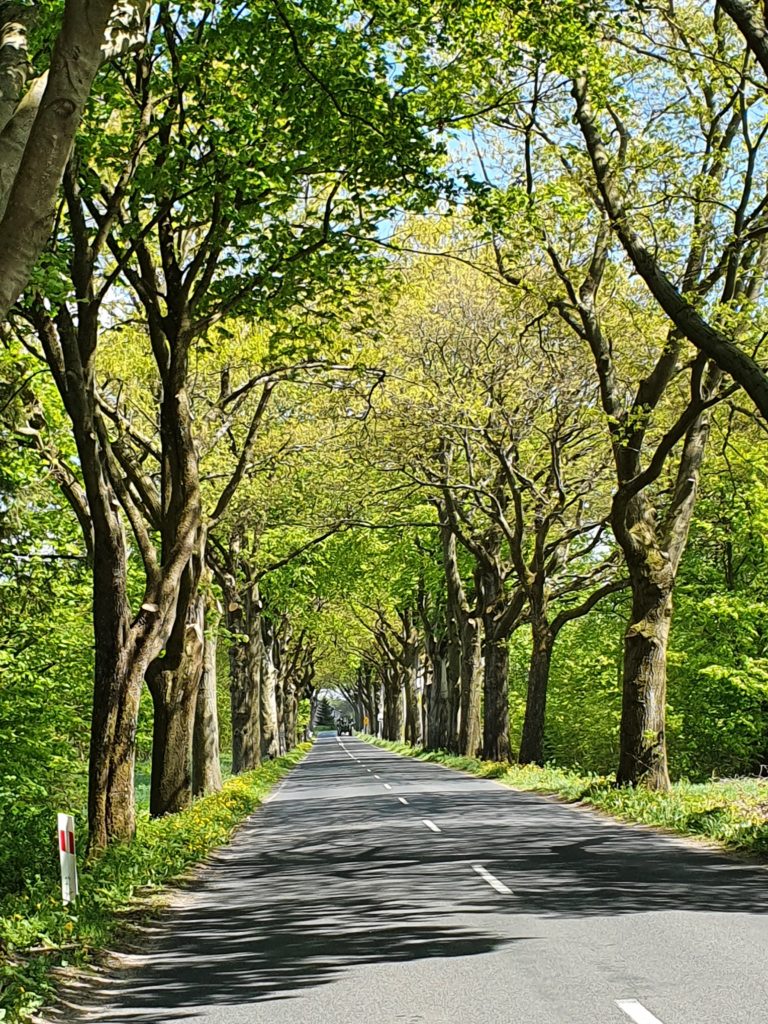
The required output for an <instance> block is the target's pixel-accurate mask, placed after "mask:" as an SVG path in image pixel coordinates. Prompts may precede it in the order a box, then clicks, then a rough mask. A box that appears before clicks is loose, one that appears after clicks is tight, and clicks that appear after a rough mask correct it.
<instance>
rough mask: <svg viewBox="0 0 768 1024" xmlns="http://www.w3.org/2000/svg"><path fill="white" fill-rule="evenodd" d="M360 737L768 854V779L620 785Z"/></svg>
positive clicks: (515, 785) (648, 822)
mask: <svg viewBox="0 0 768 1024" xmlns="http://www.w3.org/2000/svg"><path fill="white" fill-rule="evenodd" d="M358 736H359V738H360V739H363V740H366V741H367V742H368V743H372V744H373V745H374V746H377V747H383V748H384V749H385V750H391V751H393V752H394V753H396V754H403V755H405V756H406V757H415V758H417V759H418V760H420V761H430V762H433V763H435V764H442V765H445V766H446V767H447V768H455V769H458V770H459V771H463V772H468V773H469V774H470V775H477V776H479V777H480V778H485V779H495V780H496V781H497V782H501V783H503V784H504V785H505V786H510V787H511V788H513V789H522V790H526V791H529V792H535V793H546V794H550V795H555V796H558V797H560V798H561V799H564V800H567V801H570V802H576V801H581V802H583V803H585V804H590V805H591V806H592V807H596V808H598V809H599V810H601V811H605V812H606V813H607V814H611V815H613V817H615V818H619V819H621V820H622V821H630V822H635V823H639V824H643V825H650V826H653V827H656V828H661V829H666V830H669V831H672V832H678V833H680V834H681V835H685V836H696V837H699V838H705V839H707V840H710V841H712V842H715V843H717V844H719V845H720V846H722V847H724V848H725V849H727V850H733V851H738V852H740V853H748V854H750V855H752V856H755V857H759V858H760V859H763V860H768V780H759V779H731V780H724V781H718V782H703V783H693V782H676V783H675V784H674V785H673V787H672V790H671V791H670V792H669V793H655V792H651V791H650V790H647V789H642V788H637V789H631V788H629V787H624V788H620V789H617V788H616V787H615V786H614V783H613V779H612V778H611V777H610V776H601V775H581V774H579V773H578V772H576V771H573V770H571V769H567V768H556V767H554V766H553V765H547V766H546V767H544V768H539V767H536V766H534V765H514V764H499V763H497V762H495V761H481V760H479V759H478V758H474V757H460V756H458V755H455V754H447V753H444V752H443V751H426V750H422V749H421V748H419V747H411V746H409V745H408V744H407V743H392V742H389V741H388V740H380V739H378V738H377V737H374V736H364V735H362V734H360V733H358Z"/></svg>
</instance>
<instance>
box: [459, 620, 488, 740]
mask: <svg viewBox="0 0 768 1024" xmlns="http://www.w3.org/2000/svg"><path fill="white" fill-rule="evenodd" d="M483 678H484V666H483V633H482V628H481V625H480V621H479V619H477V618H475V617H474V616H468V617H466V618H465V620H464V621H463V623H462V624H461V713H460V721H459V752H460V753H461V754H464V755H466V756H467V757H477V755H478V753H479V751H480V745H481V742H482V738H483V731H482V715H481V710H482V698H483Z"/></svg>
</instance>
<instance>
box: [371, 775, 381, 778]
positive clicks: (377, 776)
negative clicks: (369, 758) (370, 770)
mask: <svg viewBox="0 0 768 1024" xmlns="http://www.w3.org/2000/svg"><path fill="white" fill-rule="evenodd" d="M373 777H374V779H380V778H381V776H380V775H374V776H373Z"/></svg>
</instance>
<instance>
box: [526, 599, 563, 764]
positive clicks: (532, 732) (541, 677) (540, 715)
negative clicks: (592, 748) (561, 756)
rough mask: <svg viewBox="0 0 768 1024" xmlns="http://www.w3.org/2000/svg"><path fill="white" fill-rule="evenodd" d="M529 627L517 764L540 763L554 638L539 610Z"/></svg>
mask: <svg viewBox="0 0 768 1024" xmlns="http://www.w3.org/2000/svg"><path fill="white" fill-rule="evenodd" d="M531 627H532V633H533V650H532V652H531V661H530V665H529V667H528V695H527V698H526V703H525V719H524V721H523V735H522V739H521V741H520V758H519V760H520V764H544V722H545V717H546V711H547V688H548V686H549V669H550V665H551V663H552V649H553V647H554V643H555V637H554V635H553V633H552V630H551V629H550V628H549V623H548V622H547V619H546V615H545V614H543V613H542V614H538V615H536V616H534V617H533V618H532V622H531Z"/></svg>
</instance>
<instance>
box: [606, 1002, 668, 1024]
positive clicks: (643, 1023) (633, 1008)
mask: <svg viewBox="0 0 768 1024" xmlns="http://www.w3.org/2000/svg"><path fill="white" fill-rule="evenodd" d="M616 1005H617V1006H618V1008H619V1009H620V1010H621V1011H622V1013H626V1015H627V1016H628V1017H629V1018H630V1019H631V1020H633V1021H634V1022H635V1024H661V1021H660V1020H659V1018H658V1017H654V1015H653V1014H652V1013H651V1011H650V1010H646V1008H645V1007H644V1006H643V1004H642V1003H638V1001H637V1000H636V999H617V1000H616Z"/></svg>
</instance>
